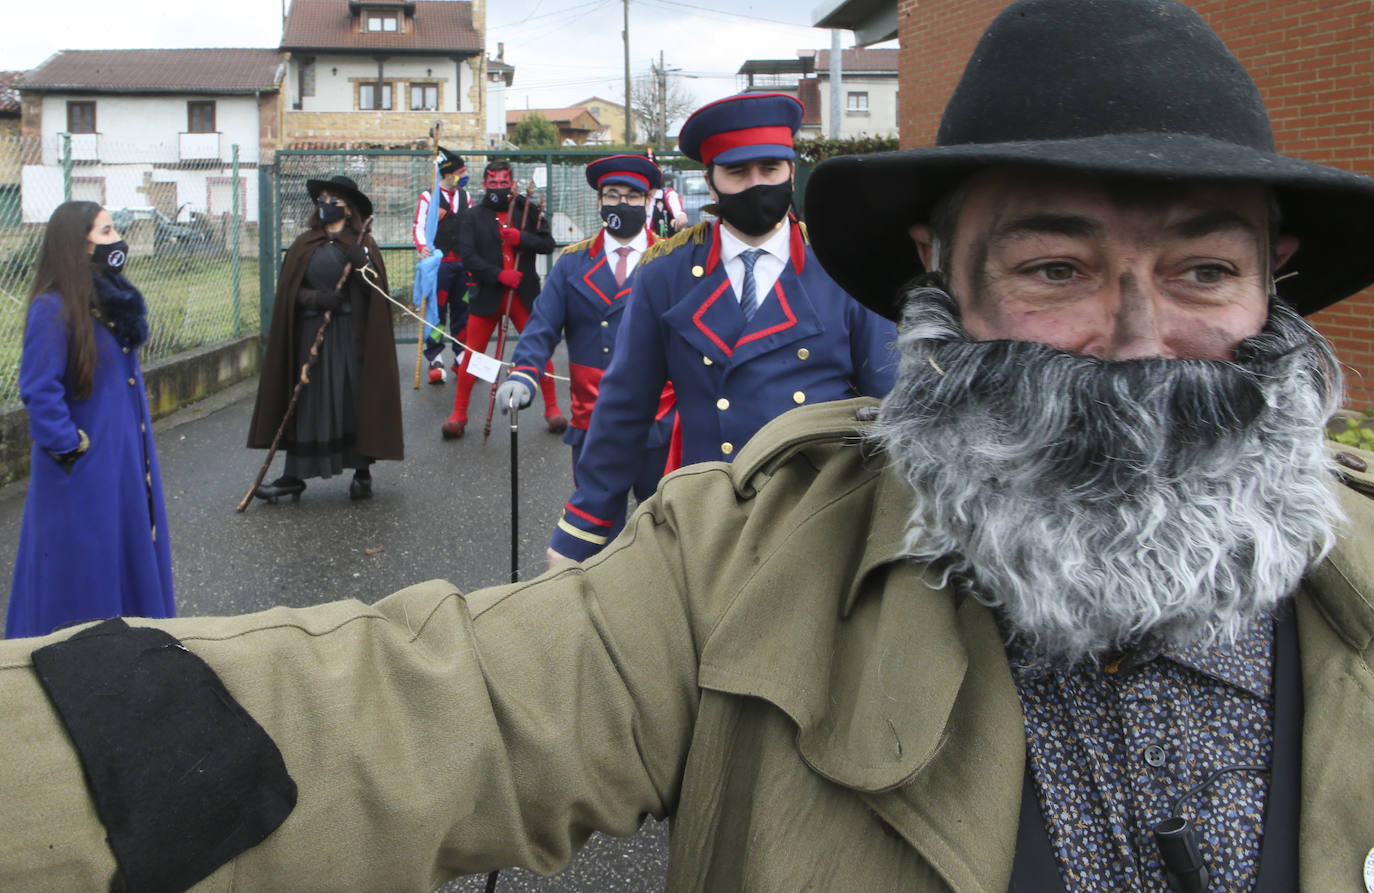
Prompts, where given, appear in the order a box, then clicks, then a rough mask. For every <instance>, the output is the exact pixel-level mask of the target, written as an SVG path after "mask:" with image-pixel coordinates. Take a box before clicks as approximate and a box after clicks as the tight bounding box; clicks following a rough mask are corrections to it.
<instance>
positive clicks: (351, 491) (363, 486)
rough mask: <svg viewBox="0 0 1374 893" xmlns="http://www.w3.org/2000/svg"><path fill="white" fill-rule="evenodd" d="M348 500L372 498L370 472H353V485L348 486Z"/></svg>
mask: <svg viewBox="0 0 1374 893" xmlns="http://www.w3.org/2000/svg"><path fill="white" fill-rule="evenodd" d="M348 498H349V499H371V498H372V472H370V471H362V470H359V471H355V472H353V483H351V484H349V485H348Z"/></svg>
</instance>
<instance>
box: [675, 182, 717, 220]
mask: <svg viewBox="0 0 1374 893" xmlns="http://www.w3.org/2000/svg"><path fill="white" fill-rule="evenodd" d="M673 179H675V180H676V181H677V182H676V183H673V184H672V186H673V188H674V189H676V190H677V192H678V195H680V196H682V206H683V208H684V209H685V210H686V211H687V223H688V225H689V226H690V225H694V224H697V223H699V222H701V215H702V210H701V207H702V205H709V204H711V190H710V188H709V187H708V186H707V185H706V172H705V171H679V172H678V173H676V174H674V175H673ZM706 216H708V217H710V216H711V215H710V214H709V213H708V214H707V215H706Z"/></svg>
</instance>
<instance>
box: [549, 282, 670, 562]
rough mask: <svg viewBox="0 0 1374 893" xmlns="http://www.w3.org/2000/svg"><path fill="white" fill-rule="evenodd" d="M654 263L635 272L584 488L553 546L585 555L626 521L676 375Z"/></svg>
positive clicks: (591, 439)
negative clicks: (662, 400) (661, 400)
mask: <svg viewBox="0 0 1374 893" xmlns="http://www.w3.org/2000/svg"><path fill="white" fill-rule="evenodd" d="M654 272H655V271H654V267H652V266H651V267H649V268H648V269H645V270H643V271H642V272H641V273H640V275H637V276H636V277H635V284H634V287H633V290H632V291H631V292H630V295H629V297H628V298H627V299H626V300H627V301H628V302H629V303H628V304H626V306H625V318H624V320H623V321H622V322H621V324H620V331H618V332H617V333H616V337H615V351H614V353H612V354H611V365H610V366H609V367H607V369H606V374H605V375H604V376H602V378H601V389H600V391H599V393H598V394H597V397H596V409H595V410H593V411H592V420H591V424H590V426H589V427H588V429H587V439H586V440H585V441H583V443H582V456H581V458H580V459H579V461H578V464H577V490H576V491H575V492H574V493H573V495H572V498H571V499H569V500H568V502H567V504H566V505H565V506H564V508H563V515H562V517H561V518H559V520H558V523H557V525H556V526H555V528H554V531H553V536H552V537H551V538H550V540H549V546H550V547H551V548H552V549H553V550H554V551H555V552H558V553H559V554H560V555H566V556H567V557H569V558H572V559H574V560H576V561H581V560H584V559H586V558H589V557H591V556H592V555H595V554H596V553H597V552H598V551H600V550H601V548H602V547H603V546H604V545H605V544H606V543H607V542H609V541H610V540H611V538H612V537H614V536H615V534H616V533H617V532H618V531H619V530H620V528H621V526H622V525H623V524H624V522H625V505H626V500H627V499H628V498H629V494H630V489H631V488H632V487H633V486H634V481H635V475H636V474H637V473H638V469H639V466H640V462H641V460H642V457H643V455H644V450H645V448H646V446H647V444H648V439H649V432H650V430H651V429H652V428H653V425H654V416H655V414H656V413H657V411H658V404H659V398H660V396H661V394H662V393H663V386H664V384H666V383H667V381H668V360H667V357H666V356H665V354H664V348H663V345H664V343H665V339H666V338H667V336H666V335H665V333H664V332H663V331H662V323H661V314H662V310H663V307H661V306H660V302H661V301H662V300H664V298H665V293H664V289H663V287H662V285H658V286H657V287H656V283H657V282H662V280H664V279H665V278H666V277H664V276H657V275H653V273H654Z"/></svg>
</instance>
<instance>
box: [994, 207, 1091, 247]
mask: <svg viewBox="0 0 1374 893" xmlns="http://www.w3.org/2000/svg"><path fill="white" fill-rule="evenodd" d="M1105 232H1106V230H1105V228H1104V227H1103V226H1102V224H1101V222H1099V221H1096V220H1093V219H1092V218H1090V217H1083V216H1082V215H1079V214H1056V213H1054V212H1052V211H1041V212H1037V213H1034V214H1024V215H1022V216H1020V217H1012V218H1009V219H1007V220H1004V221H1002V222H1001V223H999V224H998V225H997V226H995V227H994V228H993V230H992V233H991V239H990V242H991V244H994V245H995V244H1000V243H1003V242H1009V241H1011V240H1013V239H1019V238H1021V237H1023V236H1042V235H1043V236H1073V237H1077V238H1092V237H1096V236H1101V235H1103V234H1104V233H1105Z"/></svg>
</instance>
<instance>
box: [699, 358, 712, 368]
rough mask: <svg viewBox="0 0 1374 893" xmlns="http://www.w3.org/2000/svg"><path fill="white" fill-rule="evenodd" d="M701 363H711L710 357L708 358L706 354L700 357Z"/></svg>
mask: <svg viewBox="0 0 1374 893" xmlns="http://www.w3.org/2000/svg"><path fill="white" fill-rule="evenodd" d="M701 365H703V366H710V365H712V363H711V358H710V357H707V356H703V357H702V358H701Z"/></svg>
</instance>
